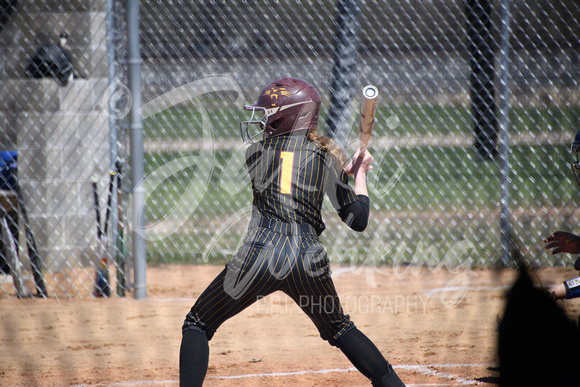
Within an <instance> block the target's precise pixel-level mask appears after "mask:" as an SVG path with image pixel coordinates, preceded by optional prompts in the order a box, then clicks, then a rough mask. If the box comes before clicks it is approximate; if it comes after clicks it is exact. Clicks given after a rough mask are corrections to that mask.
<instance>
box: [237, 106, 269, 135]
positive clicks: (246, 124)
mask: <svg viewBox="0 0 580 387" xmlns="http://www.w3.org/2000/svg"><path fill="white" fill-rule="evenodd" d="M244 109H245V110H249V111H251V112H252V115H251V116H250V119H249V120H248V121H241V122H240V134H241V136H242V141H243V142H244V144H252V143H253V142H254V139H255V138H256V137H258V136H259V135H260V134H262V133H264V128H265V127H266V121H268V115H267V113H266V108H263V107H259V106H252V105H246V106H245V107H244ZM256 111H261V112H262V117H261V118H260V119H259V120H257V119H254V117H255V116H256ZM256 118H257V117H256ZM252 124H257V125H260V128H261V130H260V131H259V132H257V133H255V134H251V133H250V125H252Z"/></svg>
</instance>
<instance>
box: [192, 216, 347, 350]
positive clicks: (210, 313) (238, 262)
mask: <svg viewBox="0 0 580 387" xmlns="http://www.w3.org/2000/svg"><path fill="white" fill-rule="evenodd" d="M300 226H304V225H297V224H292V225H290V224H288V223H280V222H275V224H274V225H273V226H272V227H261V226H260V225H259V224H258V225H257V226H256V222H255V221H254V220H252V223H250V228H249V230H248V233H247V235H246V237H245V238H244V242H243V245H242V246H241V247H240V249H239V250H238V252H237V253H236V254H235V255H234V257H233V259H232V261H231V262H229V263H228V264H227V265H226V267H225V268H224V270H223V271H222V272H221V273H220V274H218V276H217V277H216V278H215V279H214V280H213V282H212V283H211V284H210V285H209V286H208V287H207V289H206V290H205V291H204V292H203V293H202V294H201V295H200V296H199V298H198V299H197V301H196V302H195V304H194V305H193V307H192V308H191V311H190V312H189V313H188V314H187V316H186V318H185V322H184V325H183V331H187V330H198V331H202V332H205V334H206V336H207V338H208V340H211V338H212V337H213V335H214V333H215V331H216V330H217V329H218V327H219V326H220V325H221V324H223V323H224V322H225V321H226V320H228V319H229V318H231V317H233V316H235V315H236V314H238V313H240V312H241V311H242V310H244V309H246V308H247V307H248V306H250V305H252V304H253V303H254V302H256V301H257V300H259V299H260V298H262V297H265V296H267V295H269V294H271V293H273V292H275V291H278V290H281V291H283V292H284V293H286V294H287V295H288V296H289V297H290V298H292V299H293V300H294V302H296V304H297V305H298V306H299V307H300V308H301V309H302V311H304V313H306V314H307V315H308V317H310V319H311V320H312V322H313V323H314V325H315V326H316V328H318V331H319V332H320V336H321V337H322V339H324V340H327V341H328V342H329V343H330V344H331V345H335V346H336V345H337V344H338V341H339V340H340V338H341V337H342V336H343V335H344V334H345V333H346V332H347V331H348V330H349V329H351V328H353V327H354V324H353V322H352V321H351V320H350V317H349V316H348V315H346V314H344V313H343V310H342V307H341V305H340V300H339V298H338V295H337V293H336V289H335V287H334V283H333V281H332V278H331V273H330V267H329V263H328V258H327V256H326V251H325V249H324V246H323V245H322V243H321V242H320V240H319V239H318V236H317V235H316V233H315V232H314V230H313V229H312V227H310V226H308V227H300Z"/></svg>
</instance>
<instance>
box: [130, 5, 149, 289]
mask: <svg viewBox="0 0 580 387" xmlns="http://www.w3.org/2000/svg"><path fill="white" fill-rule="evenodd" d="M127 45H128V53H129V54H128V65H129V66H128V79H129V90H130V91H131V95H132V105H131V113H130V115H129V122H130V124H129V126H130V132H131V172H132V173H131V177H132V182H133V194H132V196H133V200H132V207H133V208H132V210H133V218H132V220H131V223H132V224H131V233H132V241H133V260H134V270H135V295H134V297H135V298H136V299H143V298H147V277H146V271H147V260H146V254H145V187H144V183H143V176H144V153H145V151H144V145H143V122H142V117H141V50H140V46H139V1H138V0H127Z"/></svg>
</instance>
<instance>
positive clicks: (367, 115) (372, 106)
mask: <svg viewBox="0 0 580 387" xmlns="http://www.w3.org/2000/svg"><path fill="white" fill-rule="evenodd" d="M378 95H379V90H378V89H377V87H376V86H373V85H368V86H365V87H364V88H363V91H362V99H361V104H360V120H359V125H358V138H359V142H360V152H359V155H358V157H359V158H363V157H364V155H365V152H366V150H367V146H368V145H369V140H370V138H371V134H372V133H373V126H374V124H375V113H376V110H377V96H378Z"/></svg>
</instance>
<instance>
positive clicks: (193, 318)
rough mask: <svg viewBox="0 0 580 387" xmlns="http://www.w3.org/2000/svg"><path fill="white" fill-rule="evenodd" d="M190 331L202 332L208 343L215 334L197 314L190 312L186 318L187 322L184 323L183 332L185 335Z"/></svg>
mask: <svg viewBox="0 0 580 387" xmlns="http://www.w3.org/2000/svg"><path fill="white" fill-rule="evenodd" d="M188 331H197V332H201V333H203V334H205V335H206V337H207V339H208V341H209V340H211V338H212V337H213V334H214V333H215V330H214V329H210V328H209V327H207V325H206V324H204V323H203V322H202V321H201V320H200V319H199V318H198V317H197V315H196V314H194V313H192V312H189V313H188V314H187V316H185V321H184V322H183V326H182V327H181V332H182V333H185V332H188Z"/></svg>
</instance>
